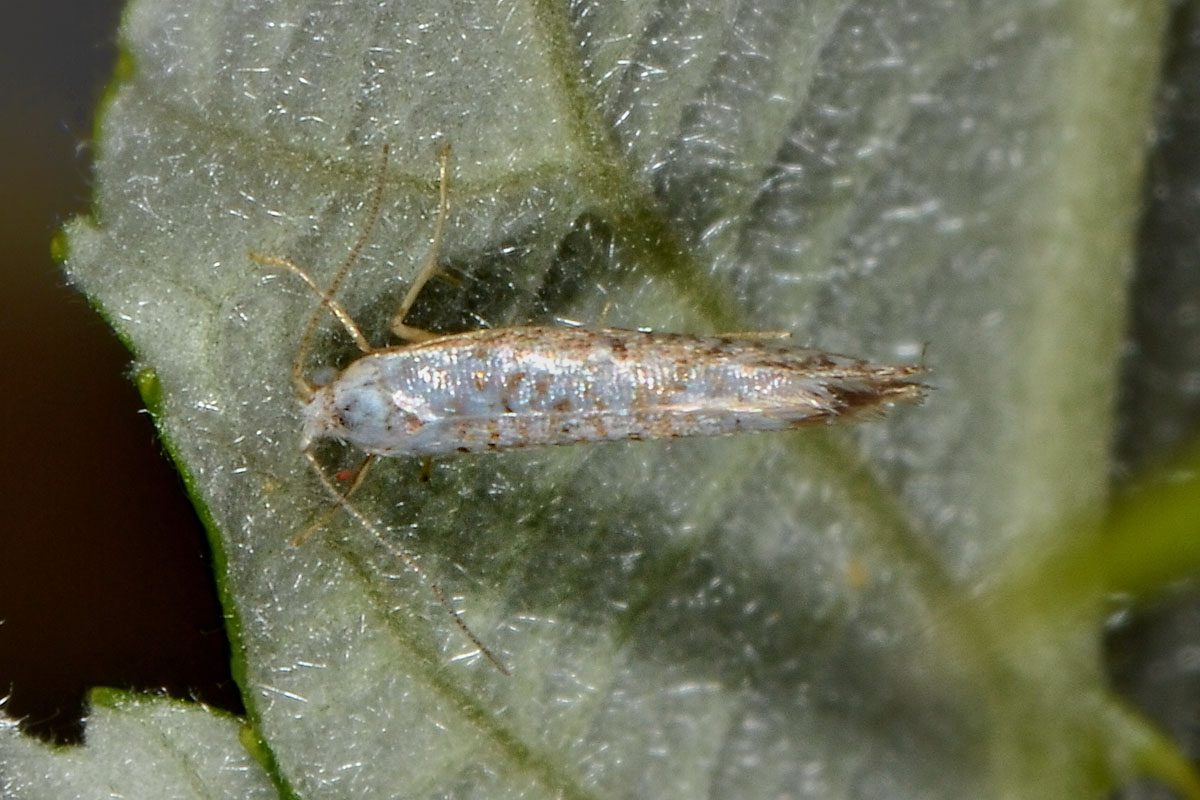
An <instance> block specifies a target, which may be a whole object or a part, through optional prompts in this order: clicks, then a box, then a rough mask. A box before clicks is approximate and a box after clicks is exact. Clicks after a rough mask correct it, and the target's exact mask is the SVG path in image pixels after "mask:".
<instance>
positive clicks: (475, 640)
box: [304, 450, 512, 675]
mask: <svg viewBox="0 0 1200 800" xmlns="http://www.w3.org/2000/svg"><path fill="white" fill-rule="evenodd" d="M304 455H305V457H306V458H307V459H308V462H309V464H310V465H311V466H312V468H313V471H314V472H316V473H317V478H318V479H319V480H320V481H321V485H322V486H324V487H325V491H327V492H329V495H330V497H332V498H333V500H334V502H335V503H337V504H338V506H340V507H341V508H342V509H344V510H345V511H346V513H347V514H349V515H350V516H352V517H354V519H355V520H357V522H358V524H360V525H362V526H363V527H364V528H366V529H367V530H368V531H369V532H370V533H371V535H372V536H374V537H375V540H376V541H378V542H379V543H380V544H382V545H383V546H384V547H385V548H387V550H388V552H390V553H392V554H393V555H395V556H396V557H398V558H399V559H400V560H401V561H403V562H404V566H406V567H408V568H409V569H410V570H412V571H413V572H414V573H416V575H417V577H418V578H420V579H421V582H422V583H424V584H425V585H426V586H428V587H429V590H430V592H432V593H433V596H434V597H435V598H437V601H438V602H439V603H441V605H442V608H444V609H445V610H446V613H447V614H449V615H450V618H451V619H452V620H454V624H455V625H457V626H458V629H459V630H460V631H462V633H463V635H464V636H466V637H467V639H469V640H470V642H471V644H473V645H475V647H476V648H477V649H478V650H479V652H480V653H481V654H482V655H483V656H484V658H486V659H487V660H488V661H490V662H492V665H493V666H494V667H495V668H496V669H498V670H500V672H501V673H503V674H505V675H511V674H512V673H511V672H509V670H508V667H506V666H505V665H504V662H503V661H501V660H500V659H499V658H498V657H497V656H496V654H495V653H493V652H492V651H491V650H490V649H489V648H488V646H487V645H485V644H484V643H483V640H481V639H480V638H479V637H478V636H476V635H475V631H473V630H471V629H470V628H469V627H467V623H466V622H465V621H463V618H462V616H460V615H459V613H458V610H457V609H455V608H454V606H453V605H452V604H451V602H450V597H449V596H448V595H447V594H446V590H445V589H443V588H442V585H441V584H440V583H438V582H437V581H435V580H432V579H431V578H430V577H429V575H428V574H426V572H425V570H423V569H421V565H420V564H418V563H417V560H416V559H415V558H413V557H412V556H411V555H409V554H408V552H406V551H405V550H404V549H403V548H400V547H397V546H396V545H395V543H394V542H392V541H391V540H390V539H388V538H387V537H386V536H384V535H383V531H381V530H379V528H378V526H376V525H375V523H373V522H371V520H369V519H367V517H366V516H365V515H364V514H363V513H362V512H361V511H359V510H358V509H357V508H355V507H354V505H353V504H351V503H350V501H349V500H348V499H347V498H346V497H345V496H343V495H342V493H341V492H339V491H338V490H337V487H336V486H334V485H333V483H331V482H330V480H329V476H328V475H326V474H325V471H324V470H322V469H321V465H320V463H318V462H317V459H316V456H314V455H313V454H312V451H310V450H305V451H304Z"/></svg>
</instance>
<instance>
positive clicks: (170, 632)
mask: <svg viewBox="0 0 1200 800" xmlns="http://www.w3.org/2000/svg"><path fill="white" fill-rule="evenodd" d="M13 6H16V7H15V8H13V7H9V8H8V9H6V11H5V13H4V15H3V18H4V23H5V26H4V27H3V28H2V29H0V76H3V77H2V78H0V242H2V243H3V247H2V248H0V279H2V283H0V296H2V297H3V304H2V306H0V308H2V309H3V313H2V314H0V336H2V337H3V340H2V343H0V354H2V355H0V363H2V364H3V368H2V370H0V420H3V421H4V423H3V424H4V429H5V433H4V435H3V440H2V441H3V448H2V453H3V464H4V466H3V472H2V473H0V481H2V482H0V570H2V574H0V698H3V697H5V696H7V702H6V707H5V710H6V711H7V713H8V714H10V715H12V716H15V717H18V718H21V719H23V720H24V727H25V729H26V730H28V731H30V732H33V733H37V734H39V735H42V736H47V737H50V738H52V739H55V740H57V741H71V740H76V739H78V737H79V736H80V734H81V731H82V726H81V725H80V722H79V718H80V715H81V713H82V711H83V706H82V703H83V699H84V693H85V692H86V690H87V689H88V688H89V687H92V686H118V687H126V688H137V689H142V690H148V691H165V692H167V693H169V694H171V695H173V696H177V697H192V698H196V699H199V700H203V701H206V702H209V703H213V704H215V705H219V706H221V707H224V708H229V709H234V710H240V699H239V697H238V694H237V689H236V687H235V686H234V684H233V681H232V680H231V679H230V677H229V653H228V647H227V645H226V642H225V633H224V630H223V626H222V620H221V611H220V607H219V606H218V604H217V601H216V595H215V591H216V590H215V587H214V585H213V579H212V575H211V571H210V569H209V565H208V545H207V543H206V541H205V538H204V533H203V530H202V529H201V526H200V524H199V522H198V521H197V519H196V517H195V514H194V513H193V511H192V509H191V506H190V504H189V503H188V501H187V498H186V497H185V496H184V492H183V488H182V484H181V482H180V481H179V479H178V478H177V477H176V475H175V472H174V469H173V468H172V466H171V464H170V463H169V462H168V460H167V458H166V456H165V455H164V453H163V451H162V448H161V447H160V446H159V444H158V441H157V438H156V435H155V431H154V426H153V425H152V424H151V421H150V418H149V417H148V416H147V415H146V414H145V413H144V412H142V411H141V409H142V402H141V399H140V398H139V397H138V394H137V391H136V390H135V388H134V386H133V384H132V382H131V381H130V379H129V368H130V367H129V362H130V358H129V354H128V352H127V351H126V350H125V349H124V348H123V347H122V345H121V344H120V343H119V342H118V341H117V340H116V338H115V337H114V336H113V335H112V333H111V332H110V331H109V330H108V328H107V326H105V324H104V322H103V321H101V319H100V317H99V316H98V315H97V314H96V313H95V312H93V311H92V310H91V309H90V308H89V307H88V304H87V302H86V301H85V300H84V298H83V297H82V296H81V295H80V294H79V293H77V292H76V291H74V290H73V289H71V288H70V287H69V286H67V285H66V280H65V279H64V277H63V275H62V273H61V272H60V271H59V270H58V268H57V267H56V266H55V264H54V263H53V262H52V261H51V259H50V239H51V237H52V236H53V235H54V233H55V231H56V229H57V228H58V226H59V225H61V224H62V223H63V222H65V221H66V220H67V219H68V218H70V217H71V216H73V215H75V214H81V213H84V212H86V210H87V208H88V203H89V196H90V193H91V189H90V187H89V166H88V165H89V163H90V161H91V153H90V152H89V141H90V139H91V133H92V125H93V117H94V114H95V110H96V106H97V103H98V102H99V100H100V99H101V97H102V96H103V93H104V90H105V87H106V86H107V83H108V80H109V77H110V76H111V74H112V71H113V65H114V62H115V59H116V55H117V46H116V45H117V41H116V30H117V25H118V22H119V19H120V9H121V6H122V2H120V1H119V0H17V2H15V3H14V4H13Z"/></svg>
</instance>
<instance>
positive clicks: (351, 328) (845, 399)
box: [250, 146, 927, 674]
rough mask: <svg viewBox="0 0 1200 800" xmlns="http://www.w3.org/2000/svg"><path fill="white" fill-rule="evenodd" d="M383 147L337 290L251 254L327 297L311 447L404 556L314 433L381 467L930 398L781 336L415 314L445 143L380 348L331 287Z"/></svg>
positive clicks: (710, 429)
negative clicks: (398, 460) (415, 324)
mask: <svg viewBox="0 0 1200 800" xmlns="http://www.w3.org/2000/svg"><path fill="white" fill-rule="evenodd" d="M387 152H388V151H387V148H386V147H385V148H384V151H383V153H384V157H383V159H382V160H381V164H380V167H379V173H378V176H377V179H376V184H375V188H374V191H373V192H372V195H371V198H370V201H369V210H368V215H367V221H366V224H364V225H363V228H362V231H361V232H360V234H359V238H358V240H357V241H356V242H355V244H354V246H353V247H351V249H350V251H349V254H348V255H347V257H346V259H345V260H344V261H343V262H342V264H341V266H340V267H339V268H338V270H337V271H336V272H335V273H334V277H333V280H332V281H331V282H330V283H329V285H328V287H325V288H322V287H321V286H320V285H319V284H318V283H317V282H316V281H315V280H314V279H313V278H312V277H311V276H309V275H308V273H307V272H305V271H304V270H302V269H301V268H300V267H298V266H296V265H295V264H293V263H292V262H290V261H287V260H286V259H282V258H277V257H273V256H263V255H258V254H254V253H251V254H250V257H251V258H252V259H254V260H255V261H257V262H259V263H261V264H264V265H267V266H271V267H278V268H282V269H286V270H288V271H290V272H292V273H294V274H296V275H297V276H299V277H300V278H301V279H302V280H303V281H304V282H305V283H306V284H307V285H308V286H309V287H310V288H312V289H313V291H314V292H315V293H316V294H318V295H319V296H320V298H321V302H320V305H319V306H317V307H316V308H315V309H314V311H313V313H312V315H311V317H310V318H309V321H308V325H307V327H306V328H305V331H304V334H303V336H302V337H301V340H300V347H299V350H298V353H297V355H296V359H295V361H294V363H293V367H292V380H293V383H294V384H295V386H296V389H297V393H298V395H299V396H300V398H301V402H302V403H303V409H302V417H303V432H302V437H301V439H302V449H303V452H304V454H305V455H306V456H307V458H308V459H309V461H310V463H311V464H312V466H313V469H314V470H315V471H316V473H317V476H318V477H319V479H320V480H321V483H322V484H323V485H324V487H325V488H326V490H327V491H328V492H329V493H330V494H331V496H333V498H334V500H335V502H336V503H337V504H338V506H340V507H341V508H343V509H345V510H346V511H347V512H348V513H349V514H350V515H351V516H353V517H355V519H357V520H358V521H359V522H360V523H361V524H362V525H363V526H364V527H366V528H367V529H368V530H370V531H372V533H373V534H374V535H375V536H376V538H378V539H379V540H380V541H381V542H384V543H385V544H386V545H388V546H389V547H390V548H391V549H392V550H393V551H394V552H395V547H394V545H392V543H391V542H390V541H389V540H387V539H386V538H385V537H384V536H383V535H382V533H381V532H380V531H379V530H378V528H377V527H376V526H375V525H374V523H372V522H371V521H370V520H368V519H367V518H366V517H365V516H364V515H363V514H362V513H361V512H360V511H358V509H357V508H355V507H354V506H353V505H352V504H351V503H350V502H349V496H350V495H351V494H352V493H353V492H354V491H355V490H356V489H357V488H358V486H360V485H361V484H362V482H363V479H364V476H365V475H366V464H364V467H363V468H361V469H360V470H359V471H358V474H357V476H356V477H355V480H354V482H353V485H352V486H351V488H350V489H349V490H348V491H346V492H345V493H343V492H341V491H339V490H338V489H337V488H336V487H335V486H334V485H333V483H332V482H331V480H330V479H329V477H328V476H327V475H326V473H325V471H324V470H323V469H322V468H321V465H320V464H319V463H318V462H317V459H316V458H315V456H314V455H313V448H314V445H315V444H316V442H318V441H319V440H321V439H326V438H329V439H335V440H338V441H342V442H347V443H350V444H352V445H354V446H356V447H358V448H359V449H361V450H363V451H364V452H366V453H368V462H367V463H369V460H370V459H371V458H373V457H375V456H406V455H421V456H427V457H428V456H437V455H445V454H452V453H473V452H487V451H499V450H507V449H513V448H519V447H536V446H542V445H559V444H571V443H577V442H591V441H611V440H621V439H639V440H640V439H664V438H676V437H689V436H720V435H724V434H732V433H738V432H743V431H769V430H786V429H791V428H798V427H803V426H806V425H812V424H815V423H827V422H836V421H840V420H843V419H849V418H852V417H857V416H863V415H867V414H871V413H873V412H874V413H878V412H880V411H882V410H883V409H884V408H885V407H886V406H888V405H890V404H892V403H897V402H919V401H920V400H921V399H922V398H923V397H924V395H925V392H926V390H927V387H926V386H924V385H923V384H922V383H920V382H919V381H918V380H916V378H915V376H917V375H918V374H920V373H921V372H923V371H924V370H923V368H921V367H918V366H881V365H876V364H871V363H868V362H866V361H862V360H859V359H856V358H850V357H847V356H840V355H835V354H832V353H826V352H823V351H820V350H809V349H803V348H798V347H793V346H789V345H786V344H780V343H779V342H778V341H772V340H775V339H778V338H779V335H778V334H774V333H763V334H736V335H728V336H688V335H681V334H673V333H651V332H645V331H632V330H620V329H611V328H609V329H599V330H593V329H585V328H574V327H566V326H563V327H510V328H495V329H487V328H485V329H481V330H476V331H470V332H466V333H457V334H451V335H443V336H438V335H434V334H430V333H428V332H426V331H422V330H420V329H416V328H412V327H410V326H408V325H406V324H405V322H404V320H405V318H406V317H407V315H408V313H409V310H410V309H411V307H412V305H413V303H414V302H415V300H416V299H417V296H418V295H419V294H420V292H421V289H422V287H423V286H424V285H425V283H426V282H427V281H428V280H429V279H430V278H432V277H433V276H434V275H435V274H436V273H437V270H438V267H437V259H438V251H439V249H440V245H441V240H442V234H443V231H444V229H445V221H446V214H447V210H448V201H447V197H448V195H447V165H448V161H449V147H448V146H446V147H443V149H442V154H441V161H440V163H441V172H440V178H439V205H438V216H437V221H436V223H435V228H434V235H433V244H432V246H431V248H430V252H429V254H428V256H427V257H426V260H425V262H424V264H423V265H422V267H421V269H420V270H419V271H418V273H417V275H416V277H415V278H414V280H413V283H412V285H411V286H410V287H409V289H408V291H407V293H406V294H405V297H404V299H403V301H402V303H401V306H400V309H399V311H398V312H397V313H396V315H395V316H394V317H393V319H392V331H393V333H395V334H396V335H397V336H398V337H399V338H400V339H402V340H405V341H407V342H409V343H408V344H403V345H400V346H395V347H385V348H375V347H372V346H371V344H370V343H369V342H368V341H367V339H366V337H365V336H364V335H363V333H362V331H361V330H360V329H359V327H358V325H357V324H356V323H355V322H354V320H353V318H352V317H351V316H350V314H349V313H348V312H347V311H346V310H345V308H344V307H343V306H342V305H341V304H340V303H339V302H338V300H337V299H336V296H335V295H336V293H337V291H338V288H339V286H340V285H341V283H342V281H343V280H344V279H345V277H346V275H347V274H348V272H349V270H350V268H351V266H352V265H353V263H354V261H355V260H356V259H357V257H358V254H359V252H360V251H361V250H362V248H363V247H364V246H365V245H366V241H367V239H368V237H369V236H370V234H371V231H372V229H373V228H374V226H375V224H376V222H377V220H378V216H379V209H380V198H381V196H382V189H383V175H384V171H385V169H386V164H387ZM325 309H328V310H329V311H330V312H332V313H333V314H334V316H335V317H337V319H338V321H339V322H341V324H342V326H343V327H344V328H345V329H346V331H347V332H348V333H349V334H350V336H351V337H353V339H354V341H355V343H356V344H357V346H358V348H359V349H360V350H361V351H362V352H363V354H364V355H363V356H362V357H360V358H359V359H357V360H356V361H354V362H353V363H351V364H350V365H349V366H347V367H346V368H345V369H344V370H342V371H341V372H340V373H339V374H338V375H337V376H336V377H334V379H333V380H332V381H330V382H329V383H327V384H325V385H323V386H314V385H313V384H311V383H310V382H309V381H308V380H307V379H306V378H305V377H304V369H305V366H306V364H307V361H308V350H309V346H310V341H311V339H312V337H313V334H314V331H315V330H316V326H317V324H318V321H319V319H320V316H321V312H322V311H323V310H325ZM302 538H304V534H302V535H301V537H300V539H302ZM298 541H299V539H298ZM398 555H399V556H400V558H401V559H402V560H403V561H404V562H405V563H406V564H407V565H408V567H409V568H411V569H412V570H413V571H414V572H416V573H417V574H418V575H420V576H421V577H422V578H423V579H425V580H427V582H429V585H430V587H431V588H432V590H433V593H434V595H435V596H436V597H437V598H438V600H439V601H440V602H441V603H442V605H444V606H445V607H446V609H447V611H448V612H449V613H450V615H451V616H452V617H453V619H454V622H455V623H456V624H457V625H458V626H459V628H461V629H462V631H463V632H464V633H465V635H466V636H467V637H468V638H469V639H470V640H471V642H472V643H473V644H474V645H475V646H476V647H477V648H478V649H479V651H480V652H481V653H482V654H483V655H484V656H486V657H487V658H488V659H489V660H491V661H492V663H493V664H495V665H496V667H497V668H499V669H500V670H501V671H502V672H505V673H506V674H507V672H508V670H507V669H506V668H505V666H504V664H503V663H502V662H501V661H500V660H499V659H498V658H497V657H496V656H495V655H494V654H493V653H492V652H491V651H490V650H489V649H488V648H487V647H485V646H484V645H483V643H482V641H480V639H479V638H478V637H477V636H476V635H475V634H474V633H473V632H472V631H471V630H470V629H469V628H468V627H467V626H466V624H465V623H464V622H463V620H462V618H461V617H460V616H459V614H458V612H457V611H456V610H455V609H454V608H453V606H452V605H451V604H450V602H449V599H448V598H447V596H446V594H445V592H444V591H443V590H442V589H441V587H440V586H439V585H438V584H437V583H436V582H432V581H428V579H426V578H425V574H424V572H423V571H422V570H421V569H420V567H419V565H418V564H417V563H416V560H415V558H414V557H413V556H411V555H409V554H407V553H405V552H403V551H399V552H398Z"/></svg>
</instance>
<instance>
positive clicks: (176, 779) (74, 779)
mask: <svg viewBox="0 0 1200 800" xmlns="http://www.w3.org/2000/svg"><path fill="white" fill-rule="evenodd" d="M89 700H90V703H91V713H90V715H89V717H88V723H87V740H88V743H87V747H60V748H55V747H51V746H50V745H47V744H43V743H42V742H37V741H34V740H33V739H30V738H28V737H26V736H23V735H21V734H20V733H18V732H17V726H16V725H15V724H12V723H8V724H6V725H4V726H3V727H0V756H2V763H3V765H4V770H3V771H2V772H0V790H2V792H3V795H4V796H5V797H27V798H37V797H45V798H52V799H53V800H61V798H66V797H162V798H173V797H210V798H219V797H227V798H230V799H231V800H232V798H239V800H257V798H270V797H275V796H277V795H276V793H275V789H274V787H273V786H272V785H271V781H270V780H269V779H268V777H267V773H266V772H265V771H264V770H263V769H262V767H261V766H260V765H259V764H257V763H256V762H255V761H254V760H253V759H252V758H251V757H250V755H249V754H248V753H247V752H246V750H245V749H243V747H242V746H241V745H240V744H239V742H238V736H239V734H238V729H239V723H238V721H237V720H235V719H232V718H230V717H228V716H227V715H224V714H218V713H214V712H212V711H210V710H208V709H206V708H203V707H201V706H198V705H195V704H188V703H180V702H178V701H174V700H164V699H162V698H150V697H136V696H132V695H125V694H122V693H120V692H111V691H94V692H92V693H91V696H90V698H89Z"/></svg>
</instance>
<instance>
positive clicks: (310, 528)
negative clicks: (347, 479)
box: [292, 455, 375, 547]
mask: <svg viewBox="0 0 1200 800" xmlns="http://www.w3.org/2000/svg"><path fill="white" fill-rule="evenodd" d="M374 461H375V456H373V455H369V456H367V457H366V458H364V459H363V460H362V463H360V464H359V465H358V467H356V468H355V470H354V480H353V481H352V482H351V483H350V486H349V488H347V489H346V491H345V492H342V493H341V498H342V502H348V501H349V500H350V497H351V496H352V495H353V494H354V493H355V492H357V491H358V487H360V486H362V485H363V482H364V481H366V479H367V471H368V470H369V469H370V467H371V464H372V463H374ZM340 508H341V504H340V503H339V504H338V505H335V506H332V507H330V508H329V509H327V510H326V511H325V513H324V514H322V515H321V516H320V517H318V518H317V519H316V520H314V521H313V522H312V523H310V524H309V525H307V526H306V527H305V528H304V530H302V531H300V533H299V535H298V536H296V538H295V539H292V546H293V547H299V546H300V545H302V544H304V543H305V542H306V541H308V537H310V536H312V535H313V534H314V533H316V532H317V531H319V530H320V529H321V528H324V527H325V526H326V525H328V524H329V520H331V519H333V515H334V514H336V513H337V512H338V511H339V510H340Z"/></svg>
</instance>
